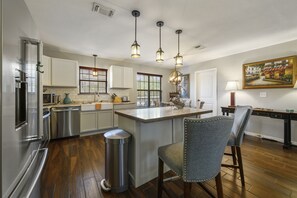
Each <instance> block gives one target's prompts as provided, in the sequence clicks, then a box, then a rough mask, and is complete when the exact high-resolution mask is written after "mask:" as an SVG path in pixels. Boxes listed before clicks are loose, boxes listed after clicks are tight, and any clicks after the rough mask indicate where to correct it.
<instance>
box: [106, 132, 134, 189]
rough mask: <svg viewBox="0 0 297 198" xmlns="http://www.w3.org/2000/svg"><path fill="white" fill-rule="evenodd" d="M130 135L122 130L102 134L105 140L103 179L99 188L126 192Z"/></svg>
mask: <svg viewBox="0 0 297 198" xmlns="http://www.w3.org/2000/svg"><path fill="white" fill-rule="evenodd" d="M130 136H131V135H130V134H129V133H127V132H126V131H124V130H123V129H115V130H111V131H108V132H106V133H105V134H104V139H105V179H103V180H102V181H101V187H102V189H103V190H105V191H109V190H111V192H116V193H119V192H123V191H126V190H128V187H129V182H128V178H129V176H128V146H129V139H130Z"/></svg>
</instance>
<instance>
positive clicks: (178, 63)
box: [174, 30, 183, 66]
mask: <svg viewBox="0 0 297 198" xmlns="http://www.w3.org/2000/svg"><path fill="white" fill-rule="evenodd" d="M182 32H183V31H182V30H176V31H175V33H176V34H177V55H176V56H175V57H174V59H175V66H183V56H182V55H180V53H179V35H180V34H181V33H182Z"/></svg>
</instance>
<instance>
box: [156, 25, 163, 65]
mask: <svg viewBox="0 0 297 198" xmlns="http://www.w3.org/2000/svg"><path fill="white" fill-rule="evenodd" d="M163 25H164V22H163V21H158V22H157V26H158V27H159V49H158V51H157V52H156V61H157V62H158V63H161V62H163V61H164V51H163V50H162V48H161V27H162V26H163Z"/></svg>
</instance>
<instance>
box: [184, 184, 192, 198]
mask: <svg viewBox="0 0 297 198" xmlns="http://www.w3.org/2000/svg"><path fill="white" fill-rule="evenodd" d="M190 195H191V183H189V182H184V197H185V198H188V197H190Z"/></svg>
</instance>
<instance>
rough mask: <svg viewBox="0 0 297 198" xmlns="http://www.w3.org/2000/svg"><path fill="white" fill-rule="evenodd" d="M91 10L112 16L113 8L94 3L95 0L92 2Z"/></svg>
mask: <svg viewBox="0 0 297 198" xmlns="http://www.w3.org/2000/svg"><path fill="white" fill-rule="evenodd" d="M92 11H93V12H97V13H100V14H103V15H105V16H109V17H112V16H113V15H114V12H115V10H114V9H112V8H109V7H106V6H104V5H101V4H99V3H96V2H94V3H93V8H92Z"/></svg>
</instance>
